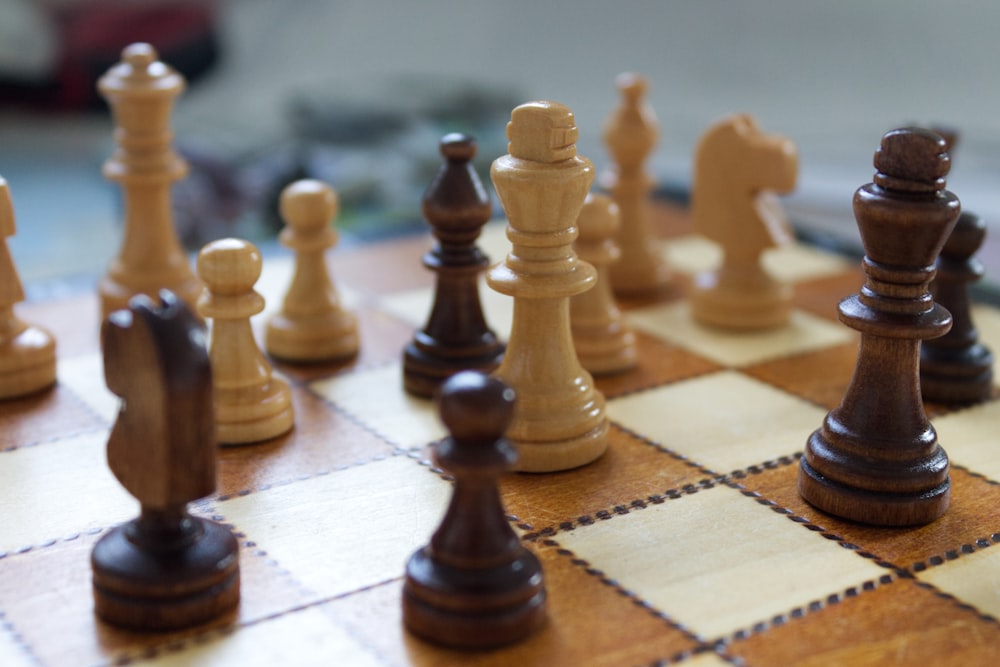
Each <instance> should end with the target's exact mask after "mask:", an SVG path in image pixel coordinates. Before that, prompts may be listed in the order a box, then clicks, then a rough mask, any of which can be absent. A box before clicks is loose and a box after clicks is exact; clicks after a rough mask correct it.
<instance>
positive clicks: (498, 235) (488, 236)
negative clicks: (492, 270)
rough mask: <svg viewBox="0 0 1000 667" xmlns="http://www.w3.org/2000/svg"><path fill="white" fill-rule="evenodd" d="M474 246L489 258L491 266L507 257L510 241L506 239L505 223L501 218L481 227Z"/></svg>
mask: <svg viewBox="0 0 1000 667" xmlns="http://www.w3.org/2000/svg"><path fill="white" fill-rule="evenodd" d="M476 245H478V246H479V249H480V250H481V251H483V253H484V254H485V255H486V256H487V257H488V258H489V260H490V265H491V266H492V265H494V264H497V263H498V262H500V261H501V260H503V259H504V258H505V257H507V253H509V252H510V249H511V243H510V239H508V238H507V221H506V220H505V219H503V218H498V219H496V220H492V221H490V222H489V224H487V225H486V226H484V227H483V231H482V233H480V234H479V240H478V241H476Z"/></svg>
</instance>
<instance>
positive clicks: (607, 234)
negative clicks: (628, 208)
mask: <svg viewBox="0 0 1000 667" xmlns="http://www.w3.org/2000/svg"><path fill="white" fill-rule="evenodd" d="M576 224H577V229H578V230H579V232H580V235H579V236H577V237H576V243H574V245H573V248H574V250H576V254H577V256H578V257H579V258H580V259H582V260H583V261H585V262H589V263H590V264H591V265H593V267H594V269H595V270H596V271H597V284H596V285H594V287H593V288H592V289H589V290H587V291H586V292H584V293H582V294H577V295H576V296H574V297H572V298H571V299H570V302H569V313H570V328H571V330H572V332H573V345H574V346H575V347H576V354H577V358H579V360H580V364H581V365H582V366H583V367H584V368H585V369H587V371H589V372H590V373H593V374H594V375H608V374H612V373H620V372H622V371H626V370H628V369H630V368H634V367H635V365H636V348H635V334H634V333H632V330H631V329H629V327H628V325H627V324H625V318H624V317H623V316H622V312H621V311H620V310H619V309H618V305H617V304H616V303H615V296H614V293H613V292H612V290H611V282H610V279H609V278H610V277H609V275H608V270H609V267H612V266H614V264H615V262H616V261H618V258H619V249H618V245H617V244H616V243H615V241H614V235H615V231H616V230H617V228H618V225H619V216H618V206H616V205H615V203H614V201H612V199H611V198H610V197H607V196H605V195H599V194H589V195H587V198H586V199H585V200H584V202H583V209H581V210H580V217H579V218H577V223H576Z"/></svg>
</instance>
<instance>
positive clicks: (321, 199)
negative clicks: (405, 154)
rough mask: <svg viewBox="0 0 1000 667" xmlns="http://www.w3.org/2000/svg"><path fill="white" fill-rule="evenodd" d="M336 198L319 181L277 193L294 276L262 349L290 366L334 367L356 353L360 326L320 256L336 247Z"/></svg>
mask: <svg viewBox="0 0 1000 667" xmlns="http://www.w3.org/2000/svg"><path fill="white" fill-rule="evenodd" d="M338 208H339V204H338V201H337V194H336V193H335V192H334V191H333V189H332V188H331V187H330V186H329V185H327V184H326V183H323V182H321V181H314V180H302V181H296V182H295V183H292V184H291V185H289V186H288V187H286V188H285V189H284V190H283V191H282V193H281V217H282V218H284V220H285V228H284V229H283V230H282V232H281V236H280V239H281V243H282V244H283V245H285V246H287V247H289V248H291V249H292V250H293V251H295V275H294V276H293V277H292V283H291V285H290V286H289V288H288V292H287V293H286V294H285V300H284V302H283V304H282V308H281V312H279V313H278V314H277V315H275V316H274V317H273V318H271V321H270V322H268V324H267V332H266V336H265V339H264V347H265V348H266V349H267V352H268V354H270V355H271V356H273V357H275V358H278V359H284V360H286V361H293V362H311V361H334V360H337V359H348V358H350V357H353V356H355V355H356V354H357V353H358V320H357V317H355V316H354V314H353V313H351V312H350V311H347V310H344V309H343V308H341V306H340V300H339V298H338V297H337V290H336V288H335V287H334V285H333V281H332V280H331V279H330V274H329V272H328V271H327V267H326V260H325V257H324V254H325V252H326V250H327V249H328V248H330V247H332V246H333V245H334V244H336V243H337V232H336V231H334V230H333V229H332V228H331V227H330V221H331V220H333V219H334V218H335V217H336V215H337V211H338Z"/></svg>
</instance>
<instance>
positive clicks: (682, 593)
mask: <svg viewBox="0 0 1000 667" xmlns="http://www.w3.org/2000/svg"><path fill="white" fill-rule="evenodd" d="M557 539H558V542H559V543H560V545H561V546H563V547H565V548H567V549H570V550H572V551H573V553H575V554H576V555H577V556H579V557H580V558H582V559H584V560H586V561H587V562H588V563H590V565H592V566H593V567H595V568H597V569H599V570H601V571H602V572H603V573H604V574H605V575H606V576H608V577H609V578H611V579H613V580H615V581H617V582H618V583H619V584H620V585H621V586H623V587H624V588H625V589H627V590H629V591H632V592H633V593H635V594H636V595H638V596H639V597H640V598H642V599H644V600H646V601H648V602H649V603H651V604H652V605H653V606H655V607H656V608H657V609H659V610H661V611H663V612H665V613H666V614H667V615H669V616H670V617H671V618H673V619H674V620H676V621H678V622H680V623H681V624H682V625H684V626H685V627H687V628H688V629H690V630H691V631H693V632H695V633H697V634H698V635H699V636H701V637H702V638H705V639H712V638H717V637H725V636H729V635H731V634H732V633H734V632H736V631H737V630H740V629H743V628H748V627H751V626H752V625H753V624H754V623H757V622H759V621H767V620H769V619H771V618H773V617H774V616H775V615H777V614H784V613H788V612H789V611H790V610H792V609H795V608H797V607H804V606H806V605H808V604H809V603H810V602H812V601H815V600H824V599H825V598H826V597H827V596H828V595H830V594H831V593H840V592H842V591H844V590H846V589H847V588H849V587H852V586H857V585H860V584H862V583H863V582H865V581H869V580H873V579H877V578H878V577H879V576H881V575H882V574H884V573H885V570H883V569H882V568H880V567H879V566H877V565H875V564H874V563H873V562H871V561H870V560H867V559H865V558H862V557H860V556H858V555H857V553H855V552H853V551H850V550H848V549H845V548H843V547H841V546H839V545H838V544H837V543H836V542H832V541H830V540H826V539H824V538H823V537H822V536H820V535H817V534H816V533H814V532H812V531H809V530H807V529H805V528H803V527H802V526H800V525H798V524H796V523H795V522H793V521H790V520H789V519H788V518H786V517H785V516H782V515H780V514H777V513H775V512H773V511H771V510H770V509H768V508H767V507H764V506H762V505H760V504H758V503H756V502H754V501H753V500H752V499H750V498H747V497H745V496H743V495H742V494H740V493H739V492H738V491H736V490H734V489H731V488H729V487H726V486H719V487H714V488H712V489H710V490H706V491H700V492H698V493H695V494H692V495H689V496H684V497H682V498H680V499H678V500H671V501H668V502H664V503H662V504H659V505H650V506H648V507H647V508H646V509H643V510H639V511H632V512H630V513H628V514H626V515H622V516H615V517H614V518H612V519H610V520H608V521H599V522H597V523H595V524H593V525H590V526H586V527H583V528H577V529H576V530H574V531H571V532H567V533H562V534H560V535H559V536H558V538H557Z"/></svg>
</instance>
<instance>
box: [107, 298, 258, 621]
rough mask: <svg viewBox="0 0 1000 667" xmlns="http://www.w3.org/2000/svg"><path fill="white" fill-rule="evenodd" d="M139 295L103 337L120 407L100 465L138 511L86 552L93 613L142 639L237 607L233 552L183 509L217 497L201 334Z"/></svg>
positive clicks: (228, 537) (232, 543) (229, 539)
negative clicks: (135, 501)
mask: <svg viewBox="0 0 1000 667" xmlns="http://www.w3.org/2000/svg"><path fill="white" fill-rule="evenodd" d="M160 299H161V303H159V304H157V303H154V302H153V301H152V300H151V299H150V298H149V297H147V296H144V295H139V296H136V297H134V298H133V299H132V300H131V301H130V302H129V307H128V309H127V310H119V311H115V312H114V313H112V314H111V315H110V316H109V317H108V319H107V320H106V321H105V322H104V326H103V328H102V329H101V344H102V346H103V349H104V373H105V377H106V379H107V384H108V388H109V389H110V390H111V391H112V392H114V393H115V394H116V395H118V396H120V397H121V398H122V409H121V411H120V412H119V413H118V419H117V420H116V421H115V425H114V428H113V429H112V431H111V435H110V437H109V438H108V464H109V465H110V466H111V470H112V472H113V473H114V474H115V477H117V478H118V481H120V482H121V483H122V485H123V486H124V487H125V488H126V489H127V490H128V492H129V493H131V494H132V495H133V496H135V497H136V498H137V499H138V500H139V503H140V504H141V507H142V509H141V514H140V515H139V517H138V518H136V519H133V520H132V521H129V522H128V523H126V524H124V525H122V526H119V527H117V528H115V529H113V530H112V531H111V532H109V533H108V534H107V535H105V536H104V537H103V538H101V540H100V541H99V542H98V543H97V544H96V545H95V546H94V551H93V553H92V555H91V566H92V568H93V586H94V606H95V611H96V613H97V615H98V616H100V617H101V618H102V619H103V620H105V621H107V622H108V623H112V624H114V625H119V626H123V627H128V628H134V629H138V630H172V629H176V628H182V627H186V626H191V625H197V624H199V623H202V622H204V621H208V620H209V619H212V618H215V617H216V616H219V615H221V614H224V613H226V612H228V611H230V610H232V609H234V608H235V607H236V605H237V604H238V602H239V597H240V574H239V547H238V545H237V543H236V539H235V538H234V537H233V534H232V533H231V532H230V531H229V530H228V529H226V528H224V527H223V526H221V525H219V524H217V523H214V522H212V521H208V520H205V519H202V518H198V517H194V516H191V515H190V514H189V513H188V511H187V504H188V503H189V502H191V501H193V500H197V499H198V498H203V497H205V496H207V495H209V494H210V493H212V492H213V491H214V490H215V460H216V445H215V420H214V418H213V413H212V371H211V365H210V363H209V358H208V353H207V352H206V350H205V344H204V340H205V336H204V331H203V329H202V328H201V324H200V323H199V322H198V320H197V319H196V318H195V316H194V315H193V314H192V313H191V311H190V310H188V308H187V307H186V306H185V305H184V304H183V302H181V301H180V300H179V299H178V298H177V297H176V296H175V295H174V294H172V293H171V292H167V291H163V292H161V293H160Z"/></svg>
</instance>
